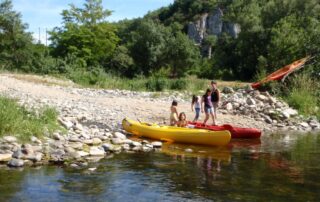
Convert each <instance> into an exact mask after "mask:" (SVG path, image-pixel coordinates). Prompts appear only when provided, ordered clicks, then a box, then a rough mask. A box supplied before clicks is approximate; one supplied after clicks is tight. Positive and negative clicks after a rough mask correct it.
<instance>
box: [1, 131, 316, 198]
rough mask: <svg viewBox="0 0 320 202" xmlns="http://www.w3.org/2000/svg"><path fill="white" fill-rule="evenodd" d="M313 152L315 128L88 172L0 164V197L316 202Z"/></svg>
mask: <svg viewBox="0 0 320 202" xmlns="http://www.w3.org/2000/svg"><path fill="white" fill-rule="evenodd" d="M186 149H187V151H189V152H185V150H186ZM190 149H191V150H192V152H190V151H191V150H190ZM319 155H320V135H315V134H304V135H301V134H299V135H297V134H295V135H294V134H293V135H288V134H285V135H279V134H277V135H271V136H268V137H262V138H261V140H236V141H232V142H231V143H230V144H229V145H228V146H227V147H219V148H217V147H211V148H208V147H196V146H187V145H179V144H169V145H168V144H165V145H164V147H163V149H162V151H161V152H155V153H139V154H117V155H114V156H113V158H109V159H105V160H102V161H99V162H97V163H92V164H89V167H96V168H97V169H96V170H95V171H89V170H88V168H86V169H73V168H64V167H58V166H42V167H35V168H23V169H5V168H0V201H95V202H97V201H121V202H123V201H320V158H319Z"/></svg>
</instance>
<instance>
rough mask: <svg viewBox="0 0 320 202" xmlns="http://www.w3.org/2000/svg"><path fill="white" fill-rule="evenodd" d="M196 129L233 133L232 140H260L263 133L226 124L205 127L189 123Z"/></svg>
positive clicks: (196, 123) (197, 123)
mask: <svg viewBox="0 0 320 202" xmlns="http://www.w3.org/2000/svg"><path fill="white" fill-rule="evenodd" d="M189 124H190V125H193V126H194V127H195V128H199V129H207V130H212V131H224V130H228V131H230V133H231V137H232V138H260V136H261V131H260V130H258V129H256V128H240V127H235V126H232V125H229V124H224V125H220V126H212V125H203V124H202V123H200V122H189Z"/></svg>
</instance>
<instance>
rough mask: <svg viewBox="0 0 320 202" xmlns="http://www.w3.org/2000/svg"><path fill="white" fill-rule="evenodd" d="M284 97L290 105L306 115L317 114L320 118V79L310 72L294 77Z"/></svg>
mask: <svg viewBox="0 0 320 202" xmlns="http://www.w3.org/2000/svg"><path fill="white" fill-rule="evenodd" d="M284 95H285V96H284V97H283V98H284V99H285V100H286V101H287V102H288V104H289V105H290V106H292V107H294V108H296V109H298V110H299V112H300V113H302V114H305V115H314V116H317V117H318V119H319V120H320V111H319V106H320V81H319V80H316V79H314V78H312V77H311V76H310V75H309V74H300V75H297V76H295V77H293V78H292V79H291V80H290V82H289V85H288V88H287V89H286V92H285V94H284Z"/></svg>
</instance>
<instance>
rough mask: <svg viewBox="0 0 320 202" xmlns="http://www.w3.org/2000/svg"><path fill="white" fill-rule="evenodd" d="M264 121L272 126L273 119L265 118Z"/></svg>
mask: <svg viewBox="0 0 320 202" xmlns="http://www.w3.org/2000/svg"><path fill="white" fill-rule="evenodd" d="M264 121H265V122H266V123H269V124H272V119H271V118H270V117H269V116H266V117H265V118H264Z"/></svg>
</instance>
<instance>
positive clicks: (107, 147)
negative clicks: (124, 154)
mask: <svg viewBox="0 0 320 202" xmlns="http://www.w3.org/2000/svg"><path fill="white" fill-rule="evenodd" d="M102 148H103V149H104V151H106V152H109V151H113V148H114V145H112V144H109V143H104V144H102Z"/></svg>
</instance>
